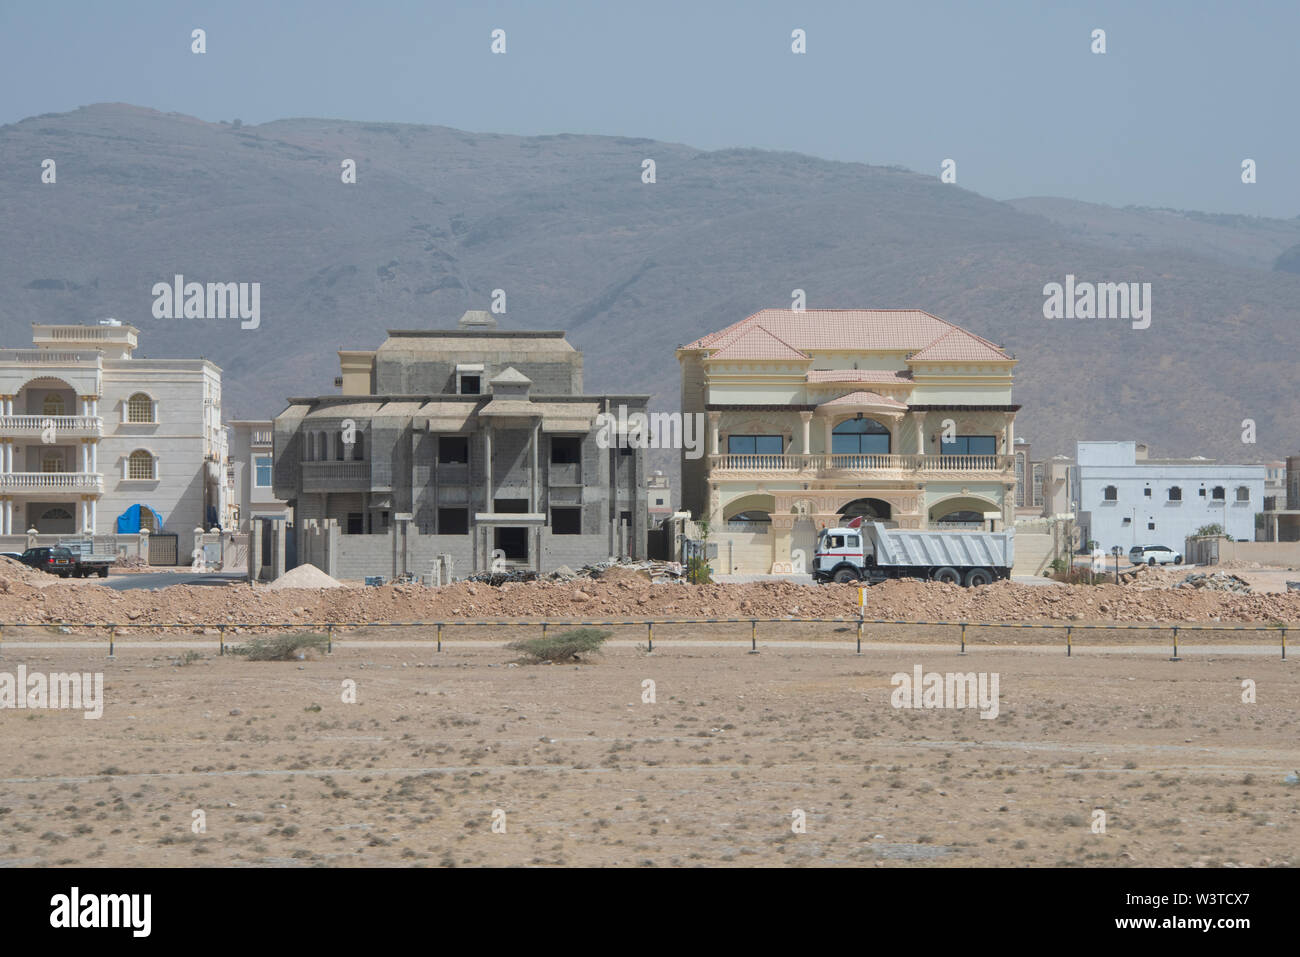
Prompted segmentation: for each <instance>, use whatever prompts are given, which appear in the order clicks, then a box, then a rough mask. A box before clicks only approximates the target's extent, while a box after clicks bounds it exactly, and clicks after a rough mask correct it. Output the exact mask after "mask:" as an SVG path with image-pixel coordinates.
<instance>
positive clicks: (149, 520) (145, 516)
mask: <svg viewBox="0 0 1300 957" xmlns="http://www.w3.org/2000/svg"><path fill="white" fill-rule="evenodd" d="M140 527H141V528H144V529H148V530H149V531H150V532H156V531H158V529H157V528H155V527H154V522H153V509H151V508H141V509H140Z"/></svg>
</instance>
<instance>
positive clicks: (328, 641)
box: [325, 625, 334, 655]
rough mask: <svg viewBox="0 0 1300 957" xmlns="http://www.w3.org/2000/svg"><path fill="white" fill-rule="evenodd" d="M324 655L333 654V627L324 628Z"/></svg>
mask: <svg viewBox="0 0 1300 957" xmlns="http://www.w3.org/2000/svg"><path fill="white" fill-rule="evenodd" d="M325 654H327V655H332V654H334V626H333V625H326V626H325Z"/></svg>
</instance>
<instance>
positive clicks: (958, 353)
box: [911, 329, 1007, 362]
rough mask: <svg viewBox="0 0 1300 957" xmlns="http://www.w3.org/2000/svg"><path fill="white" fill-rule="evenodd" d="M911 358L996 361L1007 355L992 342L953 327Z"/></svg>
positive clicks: (924, 360) (926, 360)
mask: <svg viewBox="0 0 1300 957" xmlns="http://www.w3.org/2000/svg"><path fill="white" fill-rule="evenodd" d="M911 358H912V360H913V361H915V362H989V361H994V362H996V361H997V360H999V359H1005V358H1007V356H1006V354H1005V353H1003V352H1002V350H1001V349H998V348H997V347H996V346H994V345H993V344H992V343H990V342H986V341H985V340H983V339H980V338H977V337H975V336H972V335H970V334H969V333H967V332H965V331H963V330H961V329H954V330H953V331H952V332H950V333H948V334H947V335H946V336H940V337H939V338H938V339H936V340H934V342H932V343H930V344H929V345H928V346H926V347H925V348H924V349H922V350H921V351H920V352H918V353H916V354H914V355H913V356H912V357H911Z"/></svg>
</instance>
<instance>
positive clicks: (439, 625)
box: [438, 622, 442, 651]
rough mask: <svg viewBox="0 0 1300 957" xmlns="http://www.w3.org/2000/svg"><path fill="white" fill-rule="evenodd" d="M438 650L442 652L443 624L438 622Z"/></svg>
mask: <svg viewBox="0 0 1300 957" xmlns="http://www.w3.org/2000/svg"><path fill="white" fill-rule="evenodd" d="M438 650H439V651H442V622H438Z"/></svg>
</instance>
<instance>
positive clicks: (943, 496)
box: [677, 309, 1020, 574]
mask: <svg viewBox="0 0 1300 957" xmlns="http://www.w3.org/2000/svg"><path fill="white" fill-rule="evenodd" d="M677 358H678V361H680V362H681V366H682V411H683V412H701V413H704V414H706V415H707V418H708V422H709V433H710V434H709V438H708V442H709V444H708V452H709V454H708V455H706V456H705V457H704V458H702V459H690V458H687V457H686V456H685V455H683V458H682V507H683V508H685V509H688V510H689V511H690V512H691V513H692V514H694V515H695V516H696V517H697V518H701V519H708V520H709V522H710V523H711V528H712V537H713V538H714V539H715V540H717V541H718V542H719V543H720V544H721V545H722V547H720V548H719V554H718V559H717V561H716V562H715V563H714V570H715V571H717V572H721V573H724V574H725V573H735V572H745V573H755V572H769V571H771V572H781V571H789V570H798V566H799V565H800V561H801V556H800V553H801V552H802V562H803V565H804V567H807V564H808V561H809V560H810V559H811V556H812V550H813V543H814V540H815V537H816V533H817V530H818V529H819V528H821V527H823V526H830V525H834V524H839V523H841V522H843V521H844V520H846V519H847V518H850V517H853V516H856V515H865V516H868V517H871V518H874V519H877V520H881V521H884V522H886V523H888V524H891V525H897V526H898V527H900V528H934V527H937V526H941V527H953V526H957V527H980V526H982V527H984V528H988V527H989V522H990V518H989V516H992V515H993V514H996V515H997V516H998V518H996V519H992V523H993V527H994V528H1000V527H1003V526H1004V525H1008V526H1009V525H1010V524H1011V523H1012V522H1013V521H1014V489H1015V473H1014V468H1013V456H1012V454H1011V453H1012V447H1013V445H1014V443H1015V416H1016V411H1017V410H1018V409H1019V408H1020V407H1019V406H1018V405H1014V404H1012V401H1011V384H1012V369H1013V368H1014V366H1015V364H1016V360H1015V358H1014V357H1013V356H1011V355H1009V354H1008V353H1007V352H1005V351H1004V350H1003V349H1002V348H1001V347H1000V346H998V345H996V344H995V343H992V342H990V341H989V340H987V339H984V338H982V337H980V336H977V335H975V334H974V333H971V332H967V331H966V330H965V329H961V328H959V327H958V326H955V325H953V324H952V323H951V322H948V321H947V320H945V319H940V318H939V317H938V316H934V315H931V314H930V313H928V312H924V311H922V310H919V309H809V310H807V311H804V312H794V311H792V310H786V309H763V310H761V311H759V312H756V313H754V314H753V315H752V316H749V317H748V318H746V319H742V320H741V321H740V322H737V323H735V324H733V325H730V326H728V327H727V328H725V329H723V330H721V331H720V332H715V333H712V334H710V335H706V336H702V337H701V338H699V339H697V340H696V341H695V342H692V343H690V344H689V345H686V346H682V347H681V348H679V349H678V350H677ZM945 431H946V434H945Z"/></svg>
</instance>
